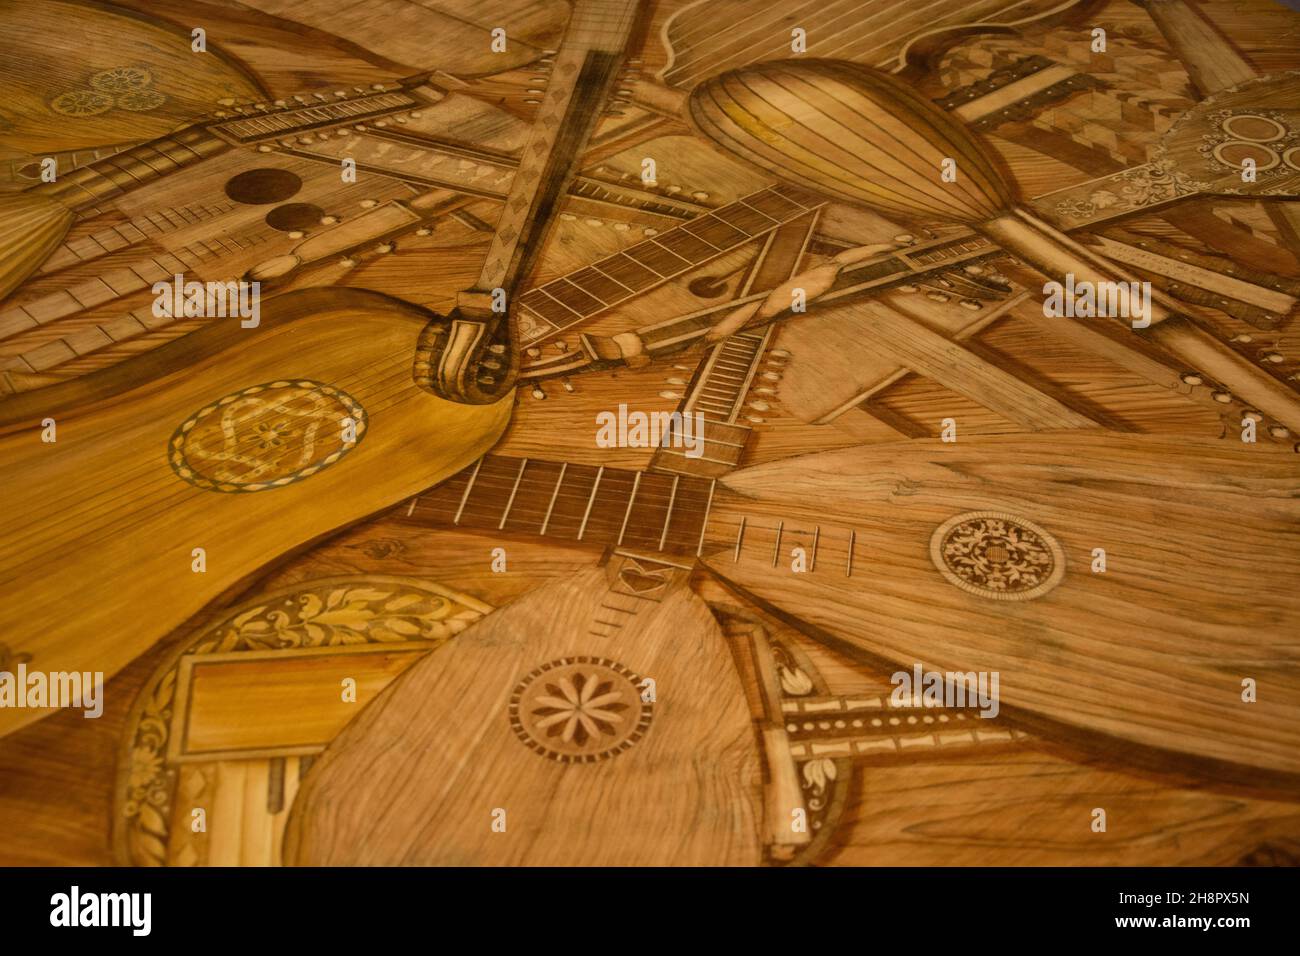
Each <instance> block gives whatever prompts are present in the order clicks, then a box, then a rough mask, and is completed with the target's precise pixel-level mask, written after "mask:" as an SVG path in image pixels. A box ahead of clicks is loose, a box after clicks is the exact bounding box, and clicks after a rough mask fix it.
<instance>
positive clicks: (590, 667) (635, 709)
mask: <svg viewBox="0 0 1300 956" xmlns="http://www.w3.org/2000/svg"><path fill="white" fill-rule="evenodd" d="M641 680H642V679H641V677H639V676H638V675H637V674H635V673H633V672H632V671H631V670H629V669H628V668H626V667H624V666H623V665H622V664H619V663H617V662H615V661H611V660H607V659H605V658H603V657H587V656H578V657H565V658H561V659H560V660H556V661H550V662H549V663H546V664H543V665H542V666H541V667H538V668H537V669H535V670H534V671H532V672H531V673H529V674H528V676H527V677H525V678H524V679H523V680H522V681H520V683H519V686H517V687H516V688H515V690H514V693H513V694H511V695H510V709H509V716H510V726H511V728H512V729H513V730H514V732H515V735H516V736H517V737H518V738H519V739H520V740H521V741H523V743H524V745H525V746H526V747H528V749H529V750H532V751H533V752H534V753H536V754H540V755H541V756H543V757H548V758H550V759H552V760H558V761H559V762H560V763H595V762H596V761H598V760H605V759H607V758H609V757H615V756H617V755H618V754H621V753H623V752H624V751H625V750H627V749H628V748H630V747H631V746H632V745H633V744H635V743H636V742H637V741H638V740H640V739H641V737H642V736H643V735H644V734H645V732H646V729H647V728H648V727H649V726H650V718H651V716H652V711H653V706H652V705H651V703H650V702H649V701H646V700H643V699H642V696H641V687H640V684H641Z"/></svg>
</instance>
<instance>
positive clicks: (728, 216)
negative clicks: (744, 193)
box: [713, 202, 780, 236]
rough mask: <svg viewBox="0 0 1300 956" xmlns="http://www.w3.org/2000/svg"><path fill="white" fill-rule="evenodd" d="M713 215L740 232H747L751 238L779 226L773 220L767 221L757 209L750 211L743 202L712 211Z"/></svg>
mask: <svg viewBox="0 0 1300 956" xmlns="http://www.w3.org/2000/svg"><path fill="white" fill-rule="evenodd" d="M713 215H715V216H717V217H718V218H719V219H721V220H722V221H723V222H725V223H726V224H727V225H729V226H734V227H735V228H736V229H739V230H741V231H742V232H747V233H749V234H750V235H751V236H757V235H759V234H760V233H763V232H766V231H767V230H768V229H770V228H772V227H773V226H779V225H780V223H779V222H777V221H776V220H774V219H769V218H768V217H767V216H764V215H763V214H762V213H761V212H759V211H758V210H757V209H750V208H749V207H748V206H746V205H745V204H744V203H743V202H739V203H733V204H732V205H730V206H724V207H723V208H721V209H717V210H715V211H714V213H713Z"/></svg>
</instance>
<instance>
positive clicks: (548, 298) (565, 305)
mask: <svg viewBox="0 0 1300 956" xmlns="http://www.w3.org/2000/svg"><path fill="white" fill-rule="evenodd" d="M824 204H825V200H824V199H822V198H821V197H819V196H817V195H816V194H814V193H811V192H808V191H807V190H804V189H800V188H799V187H797V186H790V185H784V184H783V185H779V186H772V187H769V188H767V189H760V190H759V191H758V192H755V193H752V194H751V195H748V196H745V197H743V198H742V199H738V200H737V201H735V202H733V203H729V204H728V205H726V206H723V207H722V208H720V209H715V210H713V211H712V212H709V213H706V214H705V215H703V216H699V217H697V218H695V219H692V220H691V221H690V222H687V223H684V224H682V225H680V226H678V227H677V228H675V229H670V230H668V231H667V232H665V233H661V234H659V235H656V236H654V237H652V238H650V239H647V240H645V241H644V242H639V243H637V244H636V245H634V246H630V247H629V248H627V249H624V250H623V251H622V252H619V253H616V254H615V255H612V256H607V257H606V258H604V259H600V260H598V261H596V262H593V263H592V264H591V265H589V266H584V267H583V268H581V269H579V270H577V271H576V272H571V273H569V274H568V275H566V276H562V277H561V278H559V279H553V280H552V281H550V282H547V283H546V284H545V285H542V286H538V287H537V288H535V289H532V290H531V291H529V292H528V293H527V294H525V295H523V296H522V297H520V299H519V304H520V306H521V309H520V313H521V314H520V337H521V339H522V340H523V341H524V342H525V343H532V342H537V341H539V340H541V339H545V338H549V337H550V336H553V335H556V334H557V333H559V332H563V331H564V330H565V329H568V328H570V327H571V326H574V325H577V324H579V323H580V322H585V321H587V320H588V319H591V318H593V317H594V316H596V315H598V314H599V313H601V312H603V311H605V310H606V309H611V308H613V307H615V306H617V305H619V304H620V303H622V302H625V301H627V300H628V299H631V298H634V297H635V296H638V295H641V294H642V293H644V292H647V291H649V290H650V289H652V288H654V287H655V286H658V285H661V284H662V283H665V282H669V281H671V280H673V279H675V278H677V277H678V276H681V275H684V274H685V273H687V272H690V271H691V270H692V269H695V268H698V267H699V266H702V265H704V264H706V263H708V262H710V261H711V260H713V259H716V258H718V257H719V256H722V255H725V254H726V253H728V252H730V251H732V250H733V249H736V248H739V247H740V246H743V245H744V244H745V243H747V242H750V241H752V240H754V239H757V238H758V237H760V236H765V235H767V234H768V233H770V232H771V231H772V230H774V229H778V228H780V227H781V226H783V225H785V224H786V223H788V222H791V221H792V220H794V219H797V218H798V217H799V216H802V215H805V214H806V213H808V212H809V211H811V210H813V209H817V208H819V207H821V206H822V205H824Z"/></svg>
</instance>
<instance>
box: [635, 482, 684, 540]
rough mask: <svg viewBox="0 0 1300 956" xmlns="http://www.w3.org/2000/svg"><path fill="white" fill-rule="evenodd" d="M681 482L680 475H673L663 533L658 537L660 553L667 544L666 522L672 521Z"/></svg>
mask: <svg viewBox="0 0 1300 956" xmlns="http://www.w3.org/2000/svg"><path fill="white" fill-rule="evenodd" d="M681 480H682V476H681V475H673V490H672V493H671V494H669V496H668V513H667V514H665V515H664V530H663V533H662V534H660V535H659V550H660V551H662V550H663V549H664V545H665V544H667V543H668V522H670V521H672V520H673V504H674V503H675V502H676V501H677V483H678V482H679V481H681ZM633 494H635V492H633Z"/></svg>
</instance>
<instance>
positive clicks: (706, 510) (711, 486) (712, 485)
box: [695, 478, 718, 557]
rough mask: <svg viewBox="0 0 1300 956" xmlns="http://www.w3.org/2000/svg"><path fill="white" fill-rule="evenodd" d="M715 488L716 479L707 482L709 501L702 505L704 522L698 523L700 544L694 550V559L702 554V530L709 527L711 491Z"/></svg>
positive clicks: (711, 503)
mask: <svg viewBox="0 0 1300 956" xmlns="http://www.w3.org/2000/svg"><path fill="white" fill-rule="evenodd" d="M717 486H718V479H716V478H714V479H713V480H712V481H711V482H709V500H708V501H706V502H705V503H704V520H703V521H702V522H700V543H699V544H698V545H696V548H695V555H696V557H699V556H700V555H702V554H703V553H704V530H705V529H706V528H708V526H709V512H710V511H712V510H713V489H714V488H716V487H717Z"/></svg>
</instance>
